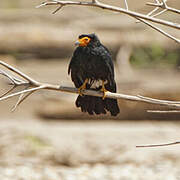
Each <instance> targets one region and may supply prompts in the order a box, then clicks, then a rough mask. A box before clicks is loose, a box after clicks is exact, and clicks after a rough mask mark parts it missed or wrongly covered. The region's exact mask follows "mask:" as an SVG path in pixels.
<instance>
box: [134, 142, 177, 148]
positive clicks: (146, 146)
mask: <svg viewBox="0 0 180 180" xmlns="http://www.w3.org/2000/svg"><path fill="white" fill-rule="evenodd" d="M176 144H180V141H176V142H172V143H164V144H150V145H138V146H136V147H137V148H149V147H160V146H172V145H176Z"/></svg>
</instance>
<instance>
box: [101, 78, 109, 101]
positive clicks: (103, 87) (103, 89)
mask: <svg viewBox="0 0 180 180" xmlns="http://www.w3.org/2000/svg"><path fill="white" fill-rule="evenodd" d="M100 91H102V92H103V97H102V99H103V100H104V99H105V98H106V92H108V90H106V88H105V86H104V81H102V88H101V90H100Z"/></svg>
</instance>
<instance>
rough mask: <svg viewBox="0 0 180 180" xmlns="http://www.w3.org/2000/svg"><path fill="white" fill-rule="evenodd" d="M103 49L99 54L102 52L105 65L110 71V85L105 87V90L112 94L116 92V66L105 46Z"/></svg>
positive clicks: (108, 78) (108, 77)
mask: <svg viewBox="0 0 180 180" xmlns="http://www.w3.org/2000/svg"><path fill="white" fill-rule="evenodd" d="M101 49H102V50H101V51H99V52H101V57H102V60H103V62H104V63H105V64H104V65H105V66H106V68H107V70H108V76H107V80H108V83H107V84H106V85H105V88H106V89H107V90H108V91H110V92H116V82H115V80H114V64H113V61H112V57H111V54H110V52H109V50H108V49H107V48H106V47H105V46H103V45H102V48H101Z"/></svg>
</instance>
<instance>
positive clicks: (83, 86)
mask: <svg viewBox="0 0 180 180" xmlns="http://www.w3.org/2000/svg"><path fill="white" fill-rule="evenodd" d="M87 82H88V79H86V80H85V81H84V83H83V85H82V86H80V87H79V88H78V94H79V95H80V96H83V94H82V92H81V91H82V90H84V89H86V84H87Z"/></svg>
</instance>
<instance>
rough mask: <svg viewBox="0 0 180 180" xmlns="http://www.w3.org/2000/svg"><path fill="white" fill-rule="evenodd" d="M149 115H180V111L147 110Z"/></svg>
mask: <svg viewBox="0 0 180 180" xmlns="http://www.w3.org/2000/svg"><path fill="white" fill-rule="evenodd" d="M147 112H148V113H160V114H171V113H172V114H174V113H180V110H168V111H161V110H147Z"/></svg>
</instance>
